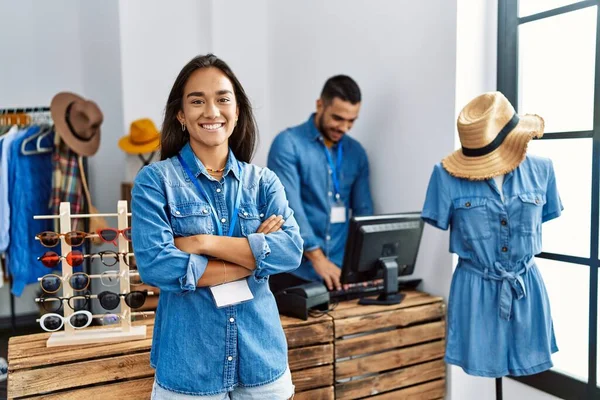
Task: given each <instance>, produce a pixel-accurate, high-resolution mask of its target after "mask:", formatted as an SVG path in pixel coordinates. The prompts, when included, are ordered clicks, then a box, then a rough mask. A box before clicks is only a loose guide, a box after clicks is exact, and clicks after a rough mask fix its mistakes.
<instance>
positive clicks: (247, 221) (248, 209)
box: [238, 204, 265, 237]
mask: <svg viewBox="0 0 600 400" xmlns="http://www.w3.org/2000/svg"><path fill="white" fill-rule="evenodd" d="M264 208H265V207H262V208H260V209H259V208H258V207H257V206H255V205H252V204H244V205H241V206H240V209H239V213H238V216H239V219H240V228H241V233H242V235H243V236H245V237H248V235H250V234H252V233H256V231H257V230H258V227H259V226H260V224H261V223H262V221H263V220H264V219H265V214H264Z"/></svg>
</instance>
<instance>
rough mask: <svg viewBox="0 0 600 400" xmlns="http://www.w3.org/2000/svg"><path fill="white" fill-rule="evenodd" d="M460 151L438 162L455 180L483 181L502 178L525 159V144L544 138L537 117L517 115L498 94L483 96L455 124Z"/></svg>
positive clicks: (461, 114) (541, 120)
mask: <svg viewBox="0 0 600 400" xmlns="http://www.w3.org/2000/svg"><path fill="white" fill-rule="evenodd" d="M457 126H458V136H459V138H460V143H461V145H462V148H461V149H459V150H456V151H455V152H453V153H452V154H450V155H449V156H447V157H446V158H444V159H443V160H442V165H443V167H444V168H445V169H446V171H448V173H449V174H450V175H452V176H455V177H457V178H465V179H470V180H486V179H490V178H493V177H494V176H499V175H504V174H506V173H508V172H510V171H512V170H514V169H515V168H517V166H519V164H520V163H521V162H522V161H523V160H524V159H525V155H526V153H527V144H528V143H529V141H530V140H531V139H533V138H534V137H537V138H540V137H542V135H543V134H544V120H543V119H542V118H541V117H540V116H538V115H531V114H527V115H518V114H517V113H516V112H515V109H514V108H513V106H512V105H511V104H510V102H509V101H508V99H507V98H506V97H504V95H503V94H502V93H500V92H490V93H484V94H482V95H480V96H477V97H476V98H474V99H473V100H471V101H470V102H469V104H467V105H466V106H465V107H464V108H463V109H462V111H461V112H460V115H459V116H458V120H457Z"/></svg>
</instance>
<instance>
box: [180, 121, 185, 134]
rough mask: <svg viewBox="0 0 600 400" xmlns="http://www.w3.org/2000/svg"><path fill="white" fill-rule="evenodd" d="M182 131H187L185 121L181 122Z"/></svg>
mask: <svg viewBox="0 0 600 400" xmlns="http://www.w3.org/2000/svg"><path fill="white" fill-rule="evenodd" d="M181 131H182V132H185V123H183V122H182V123H181Z"/></svg>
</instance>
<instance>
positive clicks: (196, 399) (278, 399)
mask: <svg viewBox="0 0 600 400" xmlns="http://www.w3.org/2000/svg"><path fill="white" fill-rule="evenodd" d="M293 397H294V385H293V384H292V374H291V373H290V370H289V368H288V369H287V370H286V371H285V373H284V374H283V375H282V376H281V378H279V379H277V380H276V381H274V382H271V383H267V384H266V385H261V386H253V387H236V388H235V389H234V390H233V391H231V392H227V393H219V394H215V395H211V396H192V395H188V394H180V393H176V392H172V391H170V390H167V389H163V388H162V387H160V386H158V384H157V383H156V381H154V385H153V386H152V395H151V396H150V399H151V400H264V399H269V400H287V399H291V398H293Z"/></svg>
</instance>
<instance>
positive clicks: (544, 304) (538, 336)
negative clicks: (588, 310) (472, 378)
mask: <svg viewBox="0 0 600 400" xmlns="http://www.w3.org/2000/svg"><path fill="white" fill-rule="evenodd" d="M503 194H504V201H502V200H501V196H500V192H499V190H498V188H497V186H496V184H495V182H494V180H493V179H488V180H483V181H470V180H466V179H460V178H456V177H453V176H451V175H450V174H448V172H447V171H446V170H445V169H444V168H443V167H442V166H441V164H438V165H436V166H435V168H434V170H433V174H432V176H431V179H430V181H429V187H428V189H427V196H426V199H425V204H424V206H423V214H422V218H423V220H424V221H425V222H427V223H429V224H431V225H433V226H435V227H437V228H440V229H444V230H446V229H448V228H449V227H450V252H452V253H456V254H457V255H458V257H459V261H458V265H457V267H456V270H455V272H454V275H453V277H452V284H451V287H450V297H449V301H448V337H447V342H446V356H445V359H446V362H448V363H450V364H455V365H458V366H460V367H462V368H463V369H464V371H465V372H466V373H468V374H470V375H478V376H485V377H501V376H506V375H513V376H520V375H530V374H535V373H538V372H541V371H544V370H547V369H549V368H551V367H552V361H551V354H552V353H555V352H556V351H558V347H557V346H556V341H555V337H554V329H553V324H552V316H551V313H550V303H549V300H548V294H547V293H546V288H545V286H544V282H543V280H542V276H541V274H540V272H539V270H538V268H537V267H536V265H535V262H534V255H535V254H538V253H540V252H541V251H542V223H543V222H546V221H549V220H551V219H553V218H556V217H558V216H560V214H561V211H562V209H563V207H562V203H561V200H560V196H559V194H558V190H557V187H556V180H555V176H554V169H553V166H552V162H551V161H550V160H548V159H545V158H541V157H534V156H527V157H526V159H525V160H524V161H523V162H522V163H521V164H520V165H519V166H518V167H517V168H516V169H515V170H514V171H512V172H510V173H508V174H506V175H505V177H504V183H503Z"/></svg>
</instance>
